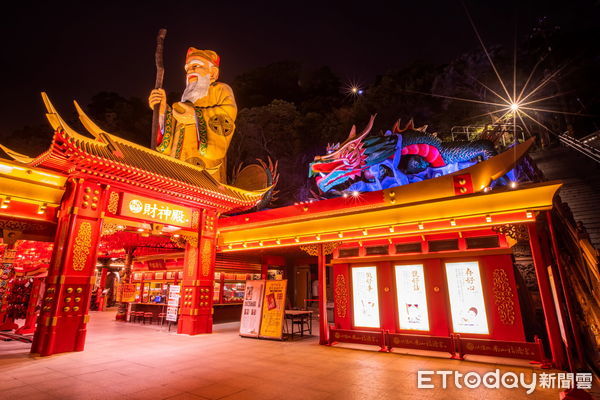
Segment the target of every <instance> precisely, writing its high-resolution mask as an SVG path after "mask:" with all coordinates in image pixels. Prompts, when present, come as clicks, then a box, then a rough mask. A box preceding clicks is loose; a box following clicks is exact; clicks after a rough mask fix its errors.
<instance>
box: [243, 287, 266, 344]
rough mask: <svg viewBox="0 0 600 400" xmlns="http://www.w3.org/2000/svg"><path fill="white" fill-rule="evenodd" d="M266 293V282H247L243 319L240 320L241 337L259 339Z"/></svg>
mask: <svg viewBox="0 0 600 400" xmlns="http://www.w3.org/2000/svg"><path fill="white" fill-rule="evenodd" d="M264 291H265V281H264V280H256V281H246V289H245V291H244V303H243V307H242V318H241V320H240V336H247V337H258V334H259V332H260V320H261V317H262V313H261V311H262V306H263V295H264Z"/></svg>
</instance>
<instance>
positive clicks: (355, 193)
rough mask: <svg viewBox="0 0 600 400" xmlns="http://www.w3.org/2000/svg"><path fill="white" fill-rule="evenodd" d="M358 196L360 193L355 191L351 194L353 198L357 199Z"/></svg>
mask: <svg viewBox="0 0 600 400" xmlns="http://www.w3.org/2000/svg"><path fill="white" fill-rule="evenodd" d="M359 195H360V192H359V191H358V190H355V191H353V192H352V196H353V197H358V196H359Z"/></svg>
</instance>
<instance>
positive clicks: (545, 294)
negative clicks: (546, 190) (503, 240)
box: [527, 223, 565, 369]
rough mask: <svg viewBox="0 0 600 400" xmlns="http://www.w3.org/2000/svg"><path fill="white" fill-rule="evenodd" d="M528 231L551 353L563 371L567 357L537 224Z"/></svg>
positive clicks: (528, 226) (557, 365)
mask: <svg viewBox="0 0 600 400" xmlns="http://www.w3.org/2000/svg"><path fill="white" fill-rule="evenodd" d="M527 229H528V231H529V245H530V247H531V255H532V256H533V265H534V267H535V275H536V277H537V282H538V287H539V289H540V298H541V300H542V308H543V310H544V317H545V320H546V332H547V333H548V342H549V344H550V351H551V352H552V361H553V363H554V365H555V366H556V367H557V368H560V369H562V368H563V367H564V361H565V356H564V352H563V348H562V344H561V338H560V331H559V326H558V318H557V316H556V308H555V307H554V301H553V299H552V292H551V290H550V282H549V278H548V272H547V271H546V264H545V262H544V256H543V254H542V250H541V246H540V241H539V238H538V234H537V231H536V227H535V223H533V224H528V225H527Z"/></svg>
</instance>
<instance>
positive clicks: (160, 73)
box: [150, 28, 167, 150]
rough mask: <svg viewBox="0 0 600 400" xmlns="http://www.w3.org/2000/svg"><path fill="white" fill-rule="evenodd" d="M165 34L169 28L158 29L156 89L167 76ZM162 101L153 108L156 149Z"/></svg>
mask: <svg viewBox="0 0 600 400" xmlns="http://www.w3.org/2000/svg"><path fill="white" fill-rule="evenodd" d="M165 36H167V30H166V29H165V28H162V29H161V30H159V31H158V36H157V37H156V53H154V60H155V62H156V81H155V83H154V89H161V88H162V86H163V78H164V76H165V66H164V63H163V50H164V44H165ZM159 110H160V103H158V104H155V105H154V110H152V136H151V139H150V148H151V149H153V150H154V149H156V135H157V133H158V118H159Z"/></svg>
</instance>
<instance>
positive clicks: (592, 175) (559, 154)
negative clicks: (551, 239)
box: [530, 147, 600, 250]
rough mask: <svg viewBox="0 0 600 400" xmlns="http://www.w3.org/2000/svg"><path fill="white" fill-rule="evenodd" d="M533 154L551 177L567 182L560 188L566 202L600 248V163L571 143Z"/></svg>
mask: <svg viewBox="0 0 600 400" xmlns="http://www.w3.org/2000/svg"><path fill="white" fill-rule="evenodd" d="M530 157H531V159H532V160H533V162H534V163H535V164H536V165H537V167H538V169H539V170H540V171H541V172H542V173H543V174H544V177H545V178H546V179H547V180H561V181H562V182H563V183H564V185H563V187H562V188H561V189H560V192H559V195H560V198H561V200H562V202H563V203H567V204H568V205H569V208H570V209H571V211H572V213H573V217H574V218H575V221H577V222H578V223H581V224H582V225H583V227H585V231H586V232H587V234H588V235H589V239H590V242H591V244H592V245H593V246H594V247H595V248H596V250H600V164H598V163H596V162H594V161H593V160H591V159H589V158H588V157H586V156H584V155H583V154H580V153H578V152H576V151H575V150H572V149H570V148H568V147H555V148H550V149H544V150H540V151H537V152H535V153H531V154H530Z"/></svg>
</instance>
